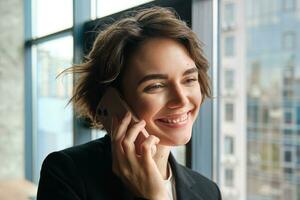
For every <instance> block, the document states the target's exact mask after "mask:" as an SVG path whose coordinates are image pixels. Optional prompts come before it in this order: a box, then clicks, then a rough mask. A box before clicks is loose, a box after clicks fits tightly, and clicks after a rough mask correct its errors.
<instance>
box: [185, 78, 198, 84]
mask: <svg viewBox="0 0 300 200" xmlns="http://www.w3.org/2000/svg"><path fill="white" fill-rule="evenodd" d="M196 81H198V79H197V78H188V79H186V81H185V82H186V83H188V84H191V83H194V82H196Z"/></svg>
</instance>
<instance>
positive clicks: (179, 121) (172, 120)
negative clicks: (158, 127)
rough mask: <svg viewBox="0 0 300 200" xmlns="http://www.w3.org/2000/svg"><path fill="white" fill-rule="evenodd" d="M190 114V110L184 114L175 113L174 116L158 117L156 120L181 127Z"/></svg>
mask: <svg viewBox="0 0 300 200" xmlns="http://www.w3.org/2000/svg"><path fill="white" fill-rule="evenodd" d="M189 116H190V111H189V112H187V113H184V114H180V115H176V117H165V118H160V119H158V120H157V121H158V122H159V123H160V124H162V125H164V126H168V127H172V128H173V127H183V126H185V125H186V124H187V122H188V119H189Z"/></svg>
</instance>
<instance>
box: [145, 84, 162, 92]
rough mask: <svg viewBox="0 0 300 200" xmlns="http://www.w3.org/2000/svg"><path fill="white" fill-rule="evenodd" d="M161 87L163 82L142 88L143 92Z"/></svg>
mask: <svg viewBox="0 0 300 200" xmlns="http://www.w3.org/2000/svg"><path fill="white" fill-rule="evenodd" d="M162 87H164V85H163V84H158V83H157V84H153V85H150V86H148V87H146V88H145V89H144V91H145V92H150V91H154V90H156V89H159V88H162Z"/></svg>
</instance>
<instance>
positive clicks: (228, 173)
mask: <svg viewBox="0 0 300 200" xmlns="http://www.w3.org/2000/svg"><path fill="white" fill-rule="evenodd" d="M224 174H225V186H226V187H233V186H234V170H233V169H232V168H226V169H225V173H224Z"/></svg>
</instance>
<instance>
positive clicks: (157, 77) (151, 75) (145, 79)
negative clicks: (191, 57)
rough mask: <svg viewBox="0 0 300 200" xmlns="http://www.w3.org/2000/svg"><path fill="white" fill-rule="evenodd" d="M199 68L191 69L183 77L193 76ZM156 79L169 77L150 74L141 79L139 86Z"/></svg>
mask: <svg viewBox="0 0 300 200" xmlns="http://www.w3.org/2000/svg"><path fill="white" fill-rule="evenodd" d="M198 71H199V70H198V68H197V67H193V68H190V69H188V70H186V71H184V72H183V76H186V75H189V74H193V73H196V72H197V73H198ZM155 79H168V75H167V74H148V75H146V76H144V77H143V78H141V80H139V82H138V85H140V84H142V83H143V82H145V81H149V80H155Z"/></svg>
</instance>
